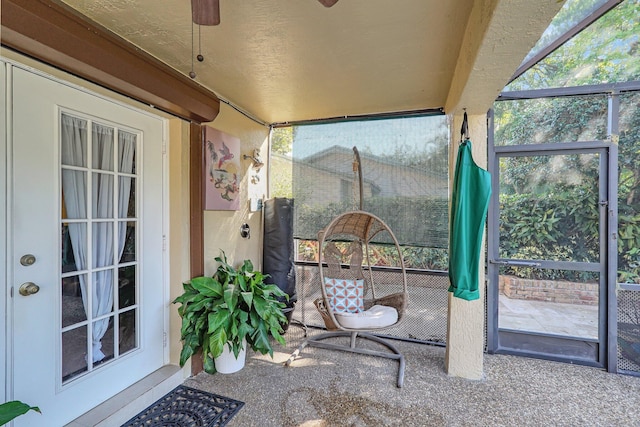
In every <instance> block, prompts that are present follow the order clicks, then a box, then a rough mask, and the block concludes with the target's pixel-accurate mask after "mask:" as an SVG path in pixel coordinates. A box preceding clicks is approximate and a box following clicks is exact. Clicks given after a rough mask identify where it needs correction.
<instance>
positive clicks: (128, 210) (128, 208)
mask: <svg viewBox="0 0 640 427" xmlns="http://www.w3.org/2000/svg"><path fill="white" fill-rule="evenodd" d="M118 186H119V187H118V191H119V193H118V194H119V197H118V218H134V217H135V216H136V180H135V178H131V177H128V176H121V177H119V178H118Z"/></svg>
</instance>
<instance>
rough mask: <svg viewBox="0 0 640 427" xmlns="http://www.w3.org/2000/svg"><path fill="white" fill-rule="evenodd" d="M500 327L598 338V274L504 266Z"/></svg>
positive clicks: (499, 307)
mask: <svg viewBox="0 0 640 427" xmlns="http://www.w3.org/2000/svg"><path fill="white" fill-rule="evenodd" d="M498 285H499V289H500V291H499V306H498V327H499V328H500V329H509V330H515V331H526V332H536V333H542V334H551V335H563V336H573V337H581V338H590V339H597V338H598V302H599V291H598V289H599V274H598V273H593V272H580V271H566V270H549V269H541V268H533V267H501V268H500V276H499V283H498Z"/></svg>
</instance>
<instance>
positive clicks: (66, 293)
mask: <svg viewBox="0 0 640 427" xmlns="http://www.w3.org/2000/svg"><path fill="white" fill-rule="evenodd" d="M80 280H83V281H85V282H86V280H87V275H86V274H83V275H81V276H71V277H65V278H63V279H62V327H63V328H66V327H67V326H71V325H73V324H75V323H80V322H84V321H85V320H87V314H86V313H85V311H84V304H83V303H82V289H81V288H80Z"/></svg>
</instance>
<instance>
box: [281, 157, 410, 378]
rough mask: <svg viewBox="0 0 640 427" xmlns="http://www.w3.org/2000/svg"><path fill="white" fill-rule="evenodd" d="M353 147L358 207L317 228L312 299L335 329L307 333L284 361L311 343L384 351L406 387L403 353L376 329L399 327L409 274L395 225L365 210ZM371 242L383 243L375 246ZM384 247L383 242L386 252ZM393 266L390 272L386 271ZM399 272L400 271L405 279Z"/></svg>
mask: <svg viewBox="0 0 640 427" xmlns="http://www.w3.org/2000/svg"><path fill="white" fill-rule="evenodd" d="M353 151H354V158H355V160H354V173H357V175H358V180H357V181H358V183H359V194H360V209H359V210H353V211H350V212H345V213H343V214H341V215H338V216H337V217H335V218H334V219H333V220H332V221H331V222H330V223H329V225H327V227H325V228H324V229H323V230H321V231H320V232H319V233H318V248H319V260H318V267H319V272H320V283H319V286H320V288H321V291H322V298H319V299H317V300H315V301H314V304H315V306H316V308H317V309H318V311H319V312H320V315H321V316H322V319H323V320H324V323H325V326H326V328H327V329H328V330H329V331H331V332H327V333H323V334H320V335H317V336H314V337H311V338H307V339H306V340H305V341H304V342H303V343H302V344H301V345H300V346H299V347H298V349H297V350H296V351H295V352H294V353H293V354H292V355H291V356H290V357H289V359H288V360H287V362H286V363H285V364H286V365H287V366H288V365H290V364H291V363H292V362H293V361H294V360H295V358H296V357H297V356H298V355H299V354H300V352H301V351H302V350H303V349H304V348H305V347H307V346H311V347H319V348H325V349H331V350H341V351H347V352H352V353H359V354H366V355H370V356H379V357H385V358H389V359H393V360H397V361H398V363H399V369H398V378H397V386H398V387H402V384H403V382H404V366H405V362H404V356H403V355H402V354H401V353H400V351H399V350H398V349H397V348H396V347H395V346H394V345H393V344H391V343H390V342H389V341H388V340H385V339H383V338H380V337H379V336H376V335H374V334H375V333H378V332H381V331H383V330H385V329H389V328H395V327H396V326H398V325H399V323H400V322H401V321H402V320H403V318H404V315H405V311H406V308H407V302H408V291H407V274H406V270H405V266H404V261H403V258H402V251H401V249H400V245H399V244H398V240H397V239H396V237H395V236H394V234H393V232H392V231H391V229H390V228H389V227H388V226H387V224H385V223H384V221H382V220H381V219H380V218H378V217H377V216H375V215H373V214H371V213H368V212H366V211H364V210H362V192H363V181H362V169H361V165H360V156H359V153H358V150H357V148H356V147H353ZM372 242H375V243H377V244H380V246H378V245H373V246H372V245H371V243H372ZM380 247H384V248H385V249H384V254H382V255H381V253H380V251H379V248H380ZM374 252H375V253H374ZM374 255H375V256H374ZM381 258H383V259H384V262H383V266H384V268H377V267H378V266H376V265H372V261H373V260H374V259H376V260H378V262H379V261H380V259H381ZM390 270H391V271H393V273H392V274H388V273H387V274H385V271H387V272H388V271H390ZM398 272H400V273H401V274H398ZM398 276H401V277H402V280H401V283H399V282H400V281H399V280H398ZM339 337H349V338H350V340H349V345H345V344H341V343H339V342H337V341H339V340H334V338H339ZM358 338H361V339H365V340H369V341H373V342H376V343H378V344H381V345H383V346H384V347H386V350H387V351H379V350H375V349H373V348H371V346H366V347H365V346H358V345H357V344H360V343H358ZM327 340H330V341H334V342H327ZM362 344H364V342H363V343H362Z"/></svg>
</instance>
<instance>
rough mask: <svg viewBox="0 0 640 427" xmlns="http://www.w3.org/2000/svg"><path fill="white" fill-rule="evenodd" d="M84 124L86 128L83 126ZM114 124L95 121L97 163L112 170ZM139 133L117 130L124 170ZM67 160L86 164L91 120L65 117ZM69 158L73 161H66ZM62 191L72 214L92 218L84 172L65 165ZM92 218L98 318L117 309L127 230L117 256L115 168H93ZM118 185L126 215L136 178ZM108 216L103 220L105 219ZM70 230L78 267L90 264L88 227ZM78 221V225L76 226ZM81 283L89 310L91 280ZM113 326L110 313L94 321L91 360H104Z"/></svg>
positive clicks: (94, 161)
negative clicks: (105, 343)
mask: <svg viewBox="0 0 640 427" xmlns="http://www.w3.org/2000/svg"><path fill="white" fill-rule="evenodd" d="M83 127H84V132H83V131H82V130H83ZM113 132H114V130H113V128H110V127H106V126H102V125H93V126H92V141H93V144H92V148H93V150H92V159H91V160H92V162H91V166H92V167H93V168H96V169H99V170H101V171H113V161H114V157H113V149H114V147H113V145H114V138H113ZM135 141H136V136H135V135H133V134H129V133H122V132H121V133H119V135H118V155H119V156H118V166H119V171H120V172H123V173H131V172H132V170H133V161H134V153H135ZM61 144H62V153H63V157H62V161H63V164H65V165H76V166H81V165H84V160H83V159H84V155H85V154H84V151H83V150H84V147H86V144H87V141H86V121H84V120H81V119H77V118H73V117H70V116H67V115H63V117H62V141H61ZM67 160H68V161H67ZM62 175H63V179H62V190H63V192H64V195H65V197H64V199H65V207H66V210H67V215H68V217H69V218H87V216H86V212H83V211H86V206H87V189H86V183H85V181H84V178H83V176H82V172H81V171H72V170H66V169H63V174H62ZM91 179H92V194H91V202H92V203H91V206H92V211H91V217H92V218H94V219H98V221H95V222H93V224H92V242H91V244H92V246H91V248H92V254H93V256H92V258H93V259H92V265H91V268H92V269H99V270H98V271H94V272H93V273H92V278H93V282H92V286H91V289H92V292H91V307H92V308H91V312H92V313H91V316H89V314H88V313H87V318H89V317H91V318H96V317H100V316H102V315H105V314H108V313H110V312H111V311H112V309H113V285H114V279H115V278H114V274H115V273H116V270H115V269H114V268H108V267H114V266H115V265H117V263H118V260H119V259H120V256H121V255H122V251H123V249H124V240H125V235H126V233H125V232H126V222H119V223H118V225H117V227H118V236H117V239H118V240H117V246H118V250H117V257H114V235H113V232H114V231H113V230H114V223H113V221H112V219H113V215H114V209H113V205H114V202H115V199H114V180H115V179H116V177H115V176H114V175H113V174H111V173H95V171H94V173H92V177H91ZM119 181H120V182H119V188H118V190H119V191H118V201H117V203H118V209H117V213H118V216H119V217H120V218H123V217H126V213H127V210H128V206H129V195H130V191H131V178H130V177H121V179H120V180H119ZM101 219H103V220H104V221H101ZM69 226H70V227H69V235H70V238H71V245H72V247H73V253H74V257H75V259H76V266H77V269H78V270H85V269H87V262H86V253H87V238H86V234H85V233H86V231H85V230H86V229H85V228H82V226H81V224H73V223H71V224H69ZM72 226H73V227H72ZM80 279H81V280H80V288H81V292H82V301H83V303H84V307H85V312H88V289H87V283H86V279H85V278H84V277H83V276H80ZM108 327H109V317H107V318H104V319H100V320H98V321H95V322H93V324H92V336H93V342H92V354H93V357H92V360H93V362H97V361H100V360H102V359H104V357H105V355H104V353H103V352H102V338H103V337H104V334H105V332H106V331H107V329H108Z"/></svg>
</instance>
